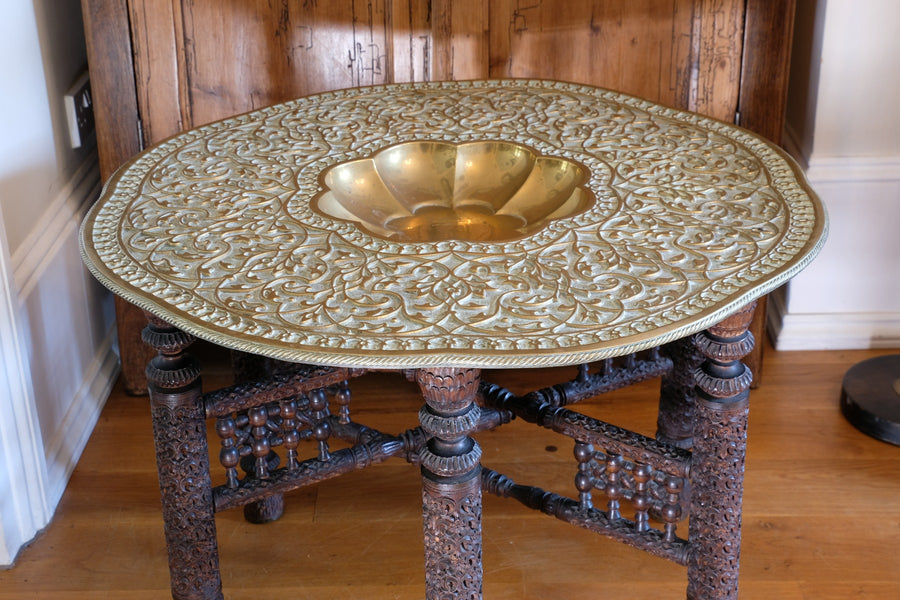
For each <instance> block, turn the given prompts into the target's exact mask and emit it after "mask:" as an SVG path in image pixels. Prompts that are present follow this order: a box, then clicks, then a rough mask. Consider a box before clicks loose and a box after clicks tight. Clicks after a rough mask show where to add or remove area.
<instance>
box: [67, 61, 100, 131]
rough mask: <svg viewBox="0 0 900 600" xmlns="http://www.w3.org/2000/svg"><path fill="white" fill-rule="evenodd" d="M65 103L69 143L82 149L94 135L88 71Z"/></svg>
mask: <svg viewBox="0 0 900 600" xmlns="http://www.w3.org/2000/svg"><path fill="white" fill-rule="evenodd" d="M63 102H64V103H65V106H66V119H67V120H68V122H69V141H70V142H71V144H72V147H73V148H81V147H82V146H83V145H84V144H85V142H86V141H87V140H88V138H90V136H91V134H93V133H94V102H93V100H92V99H91V80H90V77H89V75H88V72H87V71H86V70H85V71H84V72H83V73H82V74H81V75H80V76H79V77H78V79H77V80H76V81H75V83H74V84H73V85H72V87H70V88H69V91H68V92H66V95H65V96H63Z"/></svg>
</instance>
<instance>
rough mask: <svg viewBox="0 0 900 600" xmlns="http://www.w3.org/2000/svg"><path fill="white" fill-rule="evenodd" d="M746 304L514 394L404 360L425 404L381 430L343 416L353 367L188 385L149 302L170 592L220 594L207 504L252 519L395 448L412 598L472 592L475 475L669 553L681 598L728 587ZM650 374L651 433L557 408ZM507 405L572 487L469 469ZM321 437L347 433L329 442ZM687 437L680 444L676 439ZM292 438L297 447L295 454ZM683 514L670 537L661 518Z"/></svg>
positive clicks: (302, 368)
mask: <svg viewBox="0 0 900 600" xmlns="http://www.w3.org/2000/svg"><path fill="white" fill-rule="evenodd" d="M752 314H753V307H752V306H748V307H746V308H745V309H744V310H742V311H740V312H739V313H737V314H736V315H734V316H732V317H730V318H728V319H726V320H724V321H722V322H721V323H719V324H717V325H715V326H714V327H711V328H709V330H707V331H706V332H704V333H702V334H698V335H697V336H694V337H693V338H691V339H689V340H682V341H679V342H674V343H672V344H669V345H667V346H666V347H665V348H664V349H663V350H662V351H657V350H653V351H649V352H646V353H641V354H633V355H627V356H624V357H621V358H619V359H609V360H605V361H601V362H600V363H598V364H596V365H581V366H579V367H578V368H577V371H576V375H575V377H574V378H573V379H572V380H571V381H566V382H562V383H559V384H556V385H552V386H548V387H546V388H542V389H540V390H537V391H533V392H530V393H526V394H524V395H521V396H519V395H516V394H513V393H512V392H510V391H508V390H505V389H503V388H502V387H499V386H496V385H494V384H491V383H487V382H482V381H480V372H479V370H477V369H459V368H432V369H420V370H410V371H405V372H404V374H405V375H406V376H407V378H409V379H412V380H414V381H416V382H417V383H418V385H419V387H420V389H421V392H422V395H423V397H424V399H425V405H424V406H423V407H422V409H421V410H420V413H419V421H420V424H421V425H420V427H417V428H414V429H411V430H408V431H405V432H402V433H400V434H398V435H391V434H387V433H383V432H380V431H377V430H375V429H371V428H369V427H366V426H365V425H362V424H359V423H356V422H354V421H353V420H352V418H351V414H350V401H351V395H350V389H349V387H350V386H349V380H350V379H352V378H354V377H357V376H359V375H362V374H364V371H362V370H356V369H343V368H326V367H315V366H309V365H289V364H285V363H282V364H279V365H277V368H275V369H272V370H268V371H266V370H263V371H259V370H257V371H256V373H257V374H258V375H266V373H268V377H267V378H266V379H260V380H256V381H245V382H240V383H237V384H235V385H232V386H229V387H226V388H224V389H221V390H218V391H215V392H211V393H208V394H205V395H202V394H201V393H200V381H199V369H198V367H197V364H196V362H195V361H194V360H193V359H192V358H190V357H189V356H188V355H186V354H185V353H184V350H185V349H186V348H187V346H188V345H189V344H190V343H191V342H192V341H193V340H192V338H191V336H189V335H187V334H185V333H183V332H181V331H179V330H177V329H175V328H173V327H171V326H169V325H168V324H166V323H164V322H163V321H160V320H158V319H156V318H154V317H152V316H151V317H149V318H150V325H149V326H148V327H147V328H146V329H145V331H144V334H143V338H144V340H145V342H146V343H147V344H148V345H151V346H152V347H153V348H155V349H156V351H157V357H156V358H154V360H153V361H151V363H150V365H149V366H148V369H147V374H148V378H149V381H150V383H151V384H150V390H151V404H152V411H153V422H154V432H155V437H156V442H157V452H158V460H159V467H160V487H161V490H162V496H163V504H164V519H165V524H166V539H167V545H168V548H169V553H170V568H171V570H172V589H173V597H175V598H221V597H222V596H221V584H220V580H219V573H218V554H217V549H216V539H215V521H214V514H215V512H216V511H220V510H227V509H230V508H236V507H239V506H243V507H244V510H245V514H247V515H248V518H249V519H251V520H254V521H257V522H265V521H268V520H271V519H273V518H277V516H278V515H280V512H281V509H282V505H281V501H282V500H281V499H282V495H283V494H284V493H287V492H289V491H291V490H294V489H297V488H299V487H303V486H308V485H312V484H315V483H317V482H321V481H324V480H326V479H329V478H333V477H337V476H340V475H342V474H345V473H348V472H350V471H353V470H355V469H361V468H365V467H367V466H370V465H373V464H377V463H380V462H382V461H385V460H387V459H389V458H391V457H402V458H405V459H406V460H407V461H408V462H411V463H413V464H418V465H420V467H421V470H422V476H423V477H422V480H423V533H424V550H425V565H426V597H428V598H446V599H450V598H473V599H477V598H481V580H482V571H481V568H482V567H481V547H482V546H481V510H482V508H481V507H482V503H481V493H482V489H484V490H485V491H487V492H489V493H493V494H496V495H499V496H502V497H508V498H512V499H515V500H517V501H519V502H520V503H522V504H523V505H525V506H528V507H530V508H532V509H534V510H539V511H542V512H544V513H546V514H548V515H551V516H554V517H555V518H557V519H559V520H562V521H564V522H567V523H570V524H573V525H575V526H577V527H581V528H584V529H587V530H590V531H593V532H595V533H598V534H600V535H604V536H607V537H610V538H612V539H614V540H618V541H620V542H622V543H625V544H627V545H629V546H632V547H634V548H638V549H641V550H643V551H646V552H648V553H650V554H652V555H654V556H658V557H661V558H666V559H668V560H671V561H673V562H676V563H678V564H682V565H687V567H688V581H689V585H688V597H689V598H696V599H699V598H704V599H705V598H734V597H736V594H737V573H738V565H739V563H738V559H739V550H740V510H741V507H740V503H741V494H742V481H743V461H744V452H745V445H746V421H747V394H748V388H749V386H750V381H751V379H752V375H751V374H750V371H749V370H748V369H747V368H746V367H744V365H743V364H742V363H741V362H740V359H741V358H742V357H743V356H744V355H746V354H747V353H748V352H749V351H750V350H751V349H752V347H753V336H752V335H751V334H750V333H748V332H747V326H748V324H749V321H750V319H751V317H752ZM592 369H593V372H592ZM688 369H693V372H692V373H687V374H685V373H684V372H683V371H685V370H688ZM243 372H244V373H245V374H246V373H247V372H248V371H246V370H245V371H243ZM650 377H661V380H662V384H661V394H660V416H659V430H660V432H659V433H658V435H657V437H656V438H650V437H647V436H643V435H641V434H638V433H636V432H633V431H629V430H627V429H624V428H622V427H618V426H616V425H612V424H610V423H606V422H603V421H600V420H597V419H594V418H591V417H588V416H586V415H583V414H581V413H578V412H575V411H573V410H571V409H570V408H567V407H568V406H569V405H572V404H574V403H577V402H580V401H583V400H586V399H588V398H591V397H593V396H597V395H600V394H603V393H606V392H609V391H612V390H615V389H619V388H621V387H623V386H625V385H630V384H633V383H637V382H640V381H644V380H646V379H648V378H650ZM332 407H335V408H334V410H332ZM514 417H520V418H522V419H523V420H525V421H527V422H530V423H534V424H537V425H540V426H542V427H545V428H548V429H550V430H552V431H555V432H557V433H560V434H562V435H565V436H567V437H569V438H571V439H572V440H574V442H575V443H574V459H575V465H574V469H573V472H574V482H573V483H574V486H573V487H574V490H575V494H576V496H577V497H574V498H568V497H566V496H563V495H560V494H558V493H554V492H549V491H546V490H544V489H542V488H540V487H536V486H530V485H522V484H519V483H516V482H514V481H512V480H511V479H510V478H509V477H507V476H505V475H503V474H500V473H497V472H494V471H491V470H489V469H485V468H482V467H481V448H480V447H479V446H478V444H477V442H475V440H474V439H473V438H472V435H473V434H476V433H478V432H480V431H487V430H490V429H494V428H496V427H498V426H500V425H503V424H505V423H508V422H509V421H510V420H512V419H513V418H514ZM206 419H215V422H216V427H215V429H216V433H217V435H218V437H219V439H220V444H221V446H220V450H219V462H220V463H221V465H222V467H223V468H224V470H225V483H224V484H223V485H220V486H217V487H215V488H212V484H211V479H210V475H209V464H208V461H207V445H206V444H207V442H206V437H205V432H206V429H205V421H206ZM688 419H689V420H690V421H689V427H690V428H689V430H688V431H685V429H686V428H687V427H688V426H687V425H686V424H685V422H686V421H687V420H688ZM333 439H339V440H342V441H344V442H347V443H349V444H350V447H348V448H341V449H338V450H332V449H331V448H330V447H329V441H330V440H333ZM691 439H693V440H694V443H693V449H692V450H691V449H687V448H684V447H682V446H686V445H688V444H686V443H685V442H686V441H690V440H691ZM304 442H306V443H308V444H310V445H311V446H310V447H311V448H312V449H313V450H314V451H313V454H314V456H312V457H311V458H306V459H303V458H302V457H301V455H300V452H299V450H300V447H301V445H302V444H303V443H304ZM597 494H602V495H603V496H605V500H604V501H603V502H600V501H599V500H597V499H596V498H595V496H596V495H597ZM595 505H596V506H595ZM600 506H603V508H600ZM688 516H690V521H689V527H688V536H687V537H688V539H687V540H685V539H683V538H682V537H679V535H678V532H677V528H678V525H679V523H680V522H681V521H682V520H683V519H684V518H685V517H688Z"/></svg>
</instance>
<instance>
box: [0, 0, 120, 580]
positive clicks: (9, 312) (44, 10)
mask: <svg viewBox="0 0 900 600" xmlns="http://www.w3.org/2000/svg"><path fill="white" fill-rule="evenodd" d="M3 9H4V12H3V19H0V72H2V73H3V75H4V90H5V92H6V93H4V94H3V95H2V96H0V131H2V132H3V135H2V136H0V361H2V365H0V367H2V368H0V414H2V415H3V419H0V444H2V447H0V450H2V456H0V565H4V564H9V563H10V562H11V561H12V559H13V558H14V557H15V554H16V552H17V551H18V550H19V548H20V547H21V546H22V545H23V544H24V543H26V542H27V541H28V540H29V539H31V538H32V537H33V536H34V535H35V533H36V532H37V531H39V530H40V529H41V528H42V527H44V526H45V525H46V524H47V523H48V521H49V519H50V518H51V516H52V513H53V510H54V509H55V507H56V505H57V504H58V502H59V500H60V497H61V496H62V493H63V490H64V489H65V485H66V482H67V481H68V478H69V475H70V474H71V471H72V469H73V468H74V465H75V462H76V461H77V459H78V456H79V455H80V454H81V451H82V449H83V447H84V444H85V443H86V441H87V438H88V436H89V435H90V432H91V430H92V429H93V426H94V424H95V422H96V419H97V417H98V415H99V411H100V408H101V407H102V405H103V402H104V401H105V400H106V397H107V395H108V393H109V389H110V387H111V385H112V382H113V381H114V380H115V375H116V369H117V359H116V355H115V352H114V348H113V340H114V335H113V331H114V319H113V311H112V303H111V299H110V296H109V294H107V293H106V292H104V291H102V290H101V288H100V287H99V285H98V284H96V282H94V280H93V279H92V278H91V277H90V275H89V274H88V273H87V271H86V269H85V268H84V267H83V266H82V264H81V260H80V255H79V251H78V244H77V228H78V224H79V222H80V220H81V217H82V215H83V214H84V212H85V210H86V209H87V207H88V206H89V205H90V203H91V202H92V201H93V200H94V199H95V198H96V197H97V195H98V193H99V186H100V181H99V171H98V167H97V156H96V149H95V148H94V147H93V146H95V144H88V145H87V147H85V148H83V149H78V150H74V149H71V148H70V147H69V145H68V129H67V125H66V121H65V115H64V111H63V100H62V97H63V94H64V93H65V91H66V89H68V87H69V86H70V85H71V83H72V82H73V81H74V80H75V78H76V77H77V76H78V74H79V72H80V70H81V69H82V68H83V67H84V66H85V61H86V53H85V48H84V34H83V31H82V26H81V13H80V2H79V0H34V1H32V0H6V1H5V2H4V5H3ZM12 91H14V92H13V93H11V92H12ZM10 416H11V418H8V417H10Z"/></svg>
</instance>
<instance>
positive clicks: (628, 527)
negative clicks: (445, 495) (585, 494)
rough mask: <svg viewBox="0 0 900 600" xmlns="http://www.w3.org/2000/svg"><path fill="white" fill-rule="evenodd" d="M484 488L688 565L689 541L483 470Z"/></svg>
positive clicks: (653, 553)
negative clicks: (643, 528) (644, 528)
mask: <svg viewBox="0 0 900 600" xmlns="http://www.w3.org/2000/svg"><path fill="white" fill-rule="evenodd" d="M482 485H483V489H484V491H486V492H489V493H492V494H496V495H498V496H502V497H504V498H513V499H515V500H518V501H519V502H521V503H522V504H523V505H525V506H527V507H529V508H532V509H534V510H539V511H541V512H543V513H546V514H548V515H550V516H553V517H556V518H557V519H559V520H561V521H565V522H566V523H571V524H572V525H576V526H578V527H581V528H583V529H587V530H589V531H593V532H595V533H599V534H601V535H604V536H606V537H609V538H612V539H614V540H617V541H619V542H622V543H624V544H627V545H629V546H632V547H634V548H638V549H640V550H643V551H645V552H648V553H649V554H652V555H653V556H658V557H659V558H665V559H668V560H671V561H673V562H675V563H678V564H680V565H684V564H686V563H687V557H688V543H687V541H685V540H683V539H680V538H677V537H673V538H671V539H667V537H666V534H665V532H663V531H659V530H657V529H653V528H648V529H646V530H639V529H638V528H636V527H635V522H634V521H631V520H629V519H625V518H622V517H621V516H613V515H610V514H609V513H608V512H604V511H601V510H597V509H596V508H585V507H583V506H582V505H581V503H579V502H578V501H577V500H573V499H572V498H566V497H564V496H561V495H559V494H555V493H553V492H548V491H545V490H543V489H541V488H538V487H533V486H526V485H519V484H517V483H515V482H514V481H513V480H512V479H510V478H509V477H507V476H506V475H502V474H500V473H497V472H495V471H491V470H490V469H487V468H483V469H482Z"/></svg>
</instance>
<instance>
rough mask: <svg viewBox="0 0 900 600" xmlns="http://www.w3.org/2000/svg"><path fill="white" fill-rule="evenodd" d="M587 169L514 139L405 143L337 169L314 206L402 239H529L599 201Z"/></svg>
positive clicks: (327, 176)
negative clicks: (588, 184)
mask: <svg viewBox="0 0 900 600" xmlns="http://www.w3.org/2000/svg"><path fill="white" fill-rule="evenodd" d="M586 179H587V172H586V169H584V168H583V167H581V166H580V165H578V164H576V163H574V162H571V161H568V160H565V159H562V158H558V157H550V156H540V155H538V154H536V153H535V152H534V151H533V150H531V149H530V148H528V147H526V146H523V145H520V144H513V143H508V142H469V143H461V144H451V143H447V142H437V141H422V142H407V143H403V144H398V145H396V146H391V147H390V148H385V149H384V150H381V151H379V152H377V153H376V154H374V155H373V156H371V157H369V158H362V159H357V160H352V161H348V162H345V163H341V164H338V165H335V166H333V167H331V168H330V169H329V170H328V171H327V172H326V173H325V176H324V184H325V187H326V189H325V191H324V192H323V193H322V194H320V195H319V196H318V197H317V198H316V199H315V200H314V201H313V206H314V208H316V209H317V210H319V211H321V212H322V213H324V214H326V215H328V216H331V217H334V218H336V219H341V220H345V221H352V222H355V223H356V224H358V225H359V226H360V227H362V228H363V229H365V230H366V231H368V232H369V233H371V234H373V235H375V236H378V237H382V238H386V239H391V240H395V241H401V242H434V241H442V240H466V241H483V242H487V241H502V240H514V239H518V238H522V237H525V236H527V235H529V234H531V233H533V232H535V231H538V230H540V229H541V228H543V227H544V226H545V225H547V224H548V223H549V222H551V221H553V220H555V219H562V218H566V217H570V216H572V215H575V214H578V213H580V212H582V211H584V210H586V209H587V208H588V207H590V206H591V205H592V204H593V203H594V197H593V195H592V194H591V193H590V192H589V191H588V190H587V189H585V188H584V187H582V186H583V185H584V183H585V181H586Z"/></svg>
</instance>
